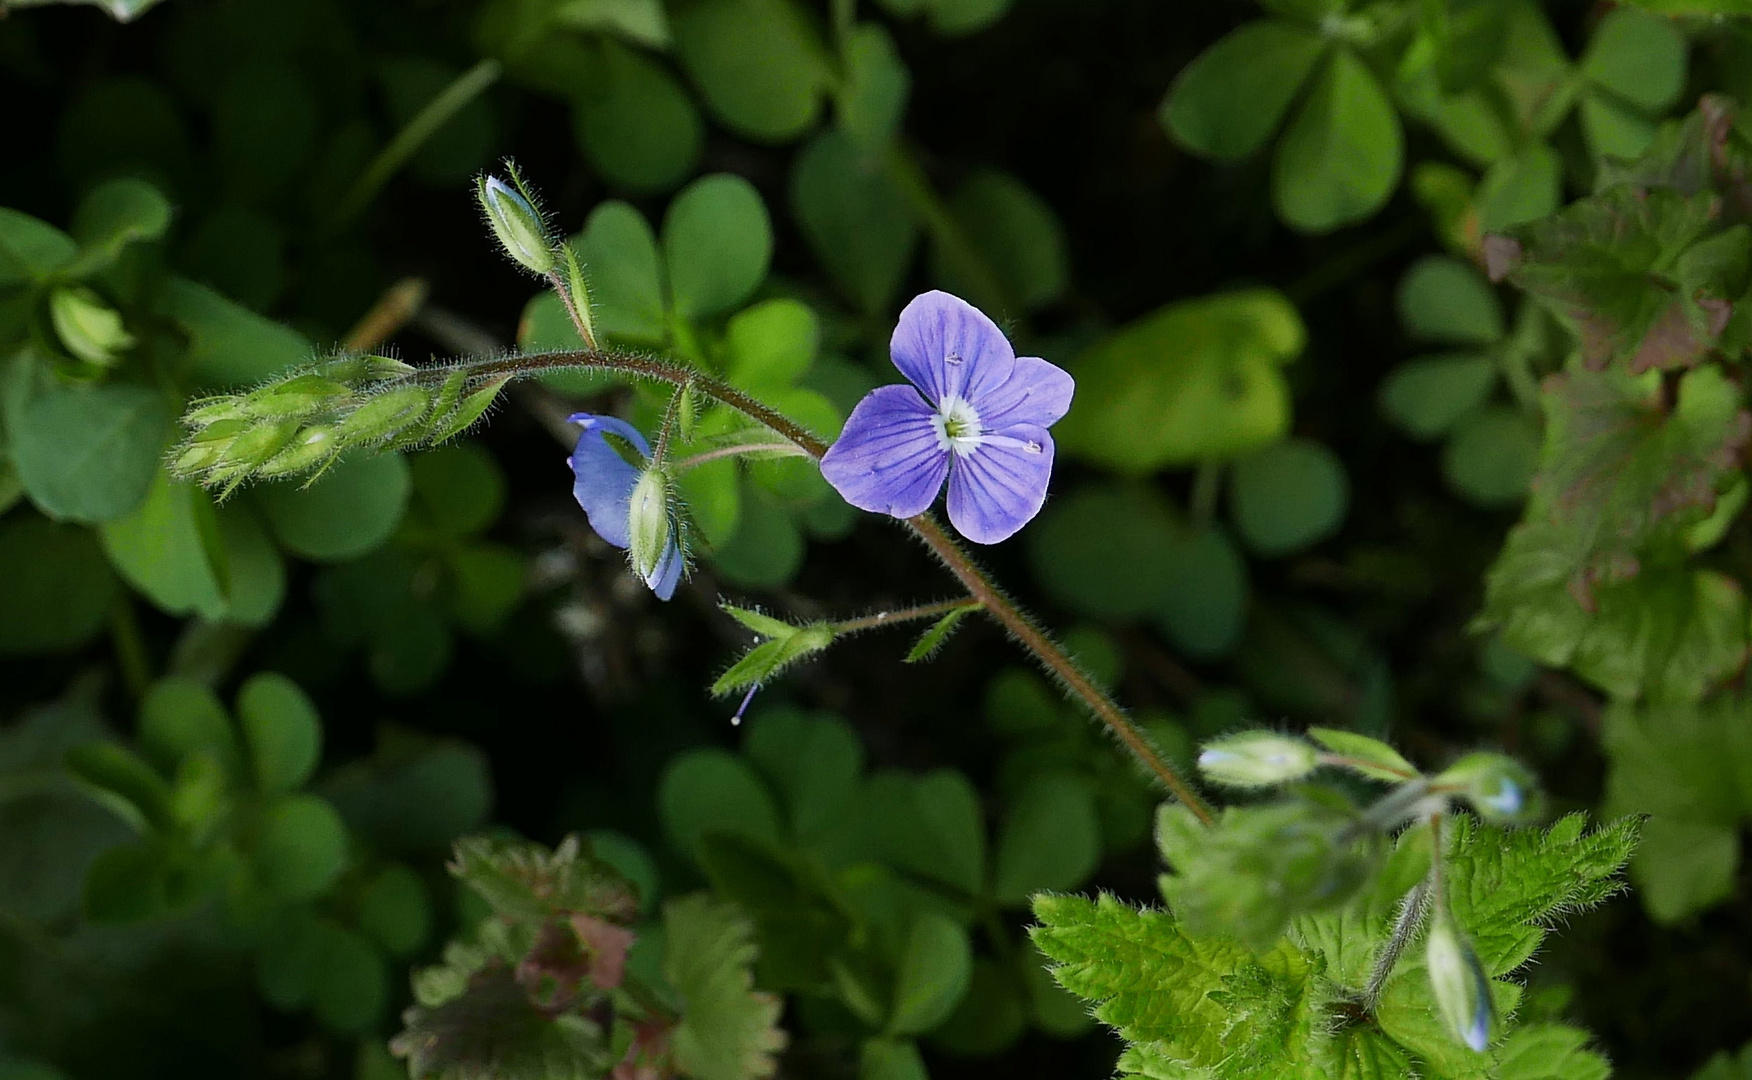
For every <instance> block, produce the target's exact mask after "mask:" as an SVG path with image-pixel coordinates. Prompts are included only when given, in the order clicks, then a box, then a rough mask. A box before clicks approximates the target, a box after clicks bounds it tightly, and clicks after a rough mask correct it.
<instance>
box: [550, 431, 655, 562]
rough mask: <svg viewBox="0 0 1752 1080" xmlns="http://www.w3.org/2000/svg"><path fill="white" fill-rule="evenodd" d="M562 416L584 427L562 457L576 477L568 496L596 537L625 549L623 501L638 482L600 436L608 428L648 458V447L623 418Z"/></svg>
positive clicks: (634, 471) (635, 473)
mask: <svg viewBox="0 0 1752 1080" xmlns="http://www.w3.org/2000/svg"><path fill="white" fill-rule="evenodd" d="M566 419H567V420H568V421H569V422H570V423H574V424H582V425H583V426H584V430H583V432H582V433H580V434H579V436H578V445H577V447H576V448H574V449H573V450H572V456H571V457H569V458H567V459H566V464H568V465H570V466H571V467H572V473H573V475H574V476H576V478H577V479H576V480H575V481H574V482H573V484H572V497H573V498H575V499H577V500H578V505H579V506H582V507H583V508H584V514H585V516H586V517H588V518H589V519H590V527H591V528H592V529H595V530H596V535H597V536H600V537H602V538H603V540H605V541H607V542H608V543H610V544H613V545H614V546H615V547H617V548H622V549H625V548H626V547H627V545H628V544H629V543H631V542H632V541H631V538H630V537H629V536H628V535H627V504H628V502H629V501H630V500H631V498H632V494H633V486H634V485H635V484H637V483H638V482H639V470H638V469H636V468H634V467H633V466H632V464H630V463H629V462H628V461H627V459H626V458H623V457H621V456H620V454H619V453H618V452H617V451H616V450H615V448H614V447H612V446H610V445H609V444H608V440H607V439H605V438H603V437H602V436H603V432H605V431H611V432H613V433H614V434H616V435H618V436H620V437H621V438H623V439H625V440H626V441H627V442H629V443H631V444H632V445H633V448H634V449H635V450H637V451H638V452H639V453H640V454H642V455H644V456H645V457H650V455H651V446H650V444H649V443H647V442H645V437H644V436H643V435H641V434H639V431H638V429H637V428H635V427H633V426H632V425H631V424H629V423H627V422H626V421H625V420H617V419H615V418H614V417H612V416H593V415H591V414H590V413H575V414H573V415H572V416H569V417H567V418H566Z"/></svg>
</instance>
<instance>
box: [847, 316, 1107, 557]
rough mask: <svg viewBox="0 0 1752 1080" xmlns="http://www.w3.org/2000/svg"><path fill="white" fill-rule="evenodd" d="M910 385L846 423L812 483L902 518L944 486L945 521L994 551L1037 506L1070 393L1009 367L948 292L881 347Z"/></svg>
mask: <svg viewBox="0 0 1752 1080" xmlns="http://www.w3.org/2000/svg"><path fill="white" fill-rule="evenodd" d="M889 353H890V355H891V356H892V357H893V358H894V366H895V367H897V368H899V369H900V373H901V374H902V375H905V376H906V377H907V380H908V381H909V382H911V383H912V385H911V386H903V385H899V384H896V385H893V386H882V387H878V388H877V389H875V390H872V391H870V393H869V394H868V395H867V396H866V397H865V398H864V400H863V401H860V402H858V407H857V408H855V409H853V410H852V415H851V417H850V418H849V419H847V420H846V426H845V429H844V431H842V432H841V434H840V437H839V441H838V442H836V443H834V444H833V446H832V447H830V448H829V449H828V451H827V454H826V456H825V457H823V458H822V459H821V475H822V476H824V477H826V478H827V482H828V483H830V484H832V485H833V486H834V489H835V490H837V491H838V492H839V493H840V495H841V496H843V497H844V498H845V500H846V501H847V502H849V503H851V504H852V505H853V506H856V507H858V508H860V509H863V510H870V511H873V512H875V513H878V514H892V515H893V516H895V517H898V518H908V517H912V516H913V515H915V514H922V513H924V512H925V511H926V510H928V509H930V506H931V504H932V503H933V502H935V501H936V499H937V493H938V492H939V491H941V490H942V489H943V480H944V478H945V477H947V478H948V480H949V520H950V521H952V522H954V523H955V528H956V529H958V530H959V531H960V532H961V535H963V536H965V537H967V538H968V539H969V540H972V541H974V542H975V543H979V544H995V543H997V542H998V541H1000V540H1004V539H1006V538H1008V537H1010V536H1012V535H1014V534H1015V532H1016V530H1018V529H1020V528H1021V527H1022V526H1024V525H1026V524H1028V522H1029V520H1030V519H1032V518H1033V517H1034V515H1035V514H1038V513H1040V506H1041V504H1042V503H1044V502H1045V501H1046V484H1047V481H1048V480H1049V479H1050V478H1051V476H1052V453H1053V447H1052V436H1051V435H1048V434H1047V432H1046V429H1047V428H1049V427H1051V426H1052V425H1053V424H1054V423H1056V422H1057V421H1058V420H1059V418H1060V417H1062V416H1064V415H1065V412H1066V411H1067V410H1068V409H1070V407H1071V394H1072V393H1073V392H1074V391H1075V390H1076V384H1075V383H1074V382H1073V381H1072V380H1071V377H1070V375H1069V374H1067V373H1066V372H1065V371H1064V370H1063V369H1061V368H1058V367H1056V366H1054V365H1052V364H1049V363H1047V362H1046V361H1045V360H1042V359H1040V358H1038V357H1034V356H1017V355H1016V353H1015V350H1013V349H1012V348H1011V347H1010V342H1009V341H1008V340H1007V339H1006V338H1005V337H1004V333H1003V331H1002V330H999V329H998V327H997V324H996V323H994V322H992V321H991V320H990V319H988V318H986V316H985V314H984V313H983V312H981V311H980V310H979V309H978V308H976V307H974V306H973V305H972V304H969V303H968V302H967V301H965V300H962V299H960V298H958V297H954V296H950V295H949V294H948V293H946V292H928V293H925V294H924V295H923V296H919V297H916V298H915V299H914V300H913V302H912V303H910V304H908V305H907V306H906V310H905V311H902V312H901V313H900V323H899V324H898V325H897V326H895V328H894V338H893V340H892V341H891V342H890V344H889Z"/></svg>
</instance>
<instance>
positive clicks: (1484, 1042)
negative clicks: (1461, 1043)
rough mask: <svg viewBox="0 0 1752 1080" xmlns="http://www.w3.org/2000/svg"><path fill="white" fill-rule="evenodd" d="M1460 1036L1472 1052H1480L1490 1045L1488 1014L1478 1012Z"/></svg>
mask: <svg viewBox="0 0 1752 1080" xmlns="http://www.w3.org/2000/svg"><path fill="white" fill-rule="evenodd" d="M1462 1037H1463V1038H1464V1039H1465V1041H1466V1045H1467V1046H1468V1047H1470V1048H1471V1049H1472V1050H1473V1052H1474V1053H1479V1054H1482V1053H1484V1051H1485V1049H1486V1048H1487V1047H1489V1046H1490V1014H1489V1013H1483V1012H1481V1013H1479V1014H1478V1016H1477V1018H1476V1019H1474V1020H1473V1022H1472V1026H1471V1027H1469V1028H1467V1029H1466V1031H1465V1032H1464V1033H1463V1035H1462Z"/></svg>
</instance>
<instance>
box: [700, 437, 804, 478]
mask: <svg viewBox="0 0 1752 1080" xmlns="http://www.w3.org/2000/svg"><path fill="white" fill-rule="evenodd" d="M744 454H772V455H774V456H776V457H808V456H809V455H808V454H807V453H805V452H804V451H803V449H802V448H800V447H797V446H794V445H792V444H791V443H788V442H785V443H776V442H762V443H736V444H735V445H733V446H720V447H718V448H717V449H715V450H702V451H700V452H699V453H697V454H695V455H693V456H692V457H684V458H682V459H681V460H680V461H678V462H676V463H675V469H676V471H677V472H686V471H687V470H689V469H691V468H693V467H694V466H695V465H704V464H705V463H706V462H708V461H721V460H723V459H724V458H730V457H742V456H743V455H744Z"/></svg>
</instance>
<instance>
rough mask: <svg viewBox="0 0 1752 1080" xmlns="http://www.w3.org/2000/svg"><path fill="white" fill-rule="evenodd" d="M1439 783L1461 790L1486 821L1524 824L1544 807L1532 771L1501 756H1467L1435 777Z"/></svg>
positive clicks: (1536, 815)
mask: <svg viewBox="0 0 1752 1080" xmlns="http://www.w3.org/2000/svg"><path fill="white" fill-rule="evenodd" d="M1436 783H1437V784H1440V785H1445V786H1451V787H1456V788H1459V794H1460V795H1461V797H1463V798H1464V799H1465V800H1466V801H1467V802H1468V803H1470V804H1471V805H1472V808H1473V809H1474V810H1475V811H1477V812H1478V816H1479V817H1482V818H1484V819H1485V820H1486V821H1496V822H1501V823H1504V824H1511V825H1513V824H1522V823H1525V822H1528V821H1531V820H1534V819H1536V818H1538V816H1539V813H1540V811H1541V809H1542V808H1543V804H1544V799H1543V798H1542V797H1541V792H1540V790H1539V785H1538V781H1537V780H1536V779H1535V778H1534V775H1533V773H1532V771H1531V770H1529V769H1528V768H1527V767H1526V766H1525V765H1522V764H1521V763H1520V762H1518V761H1516V760H1515V759H1514V758H1510V757H1504V756H1503V755H1501V754H1468V755H1467V756H1465V757H1463V758H1461V759H1460V760H1459V761H1456V762H1455V763H1454V764H1453V765H1451V766H1450V767H1449V768H1448V769H1447V770H1446V771H1444V772H1443V773H1442V774H1441V775H1440V776H1438V777H1436Z"/></svg>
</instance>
